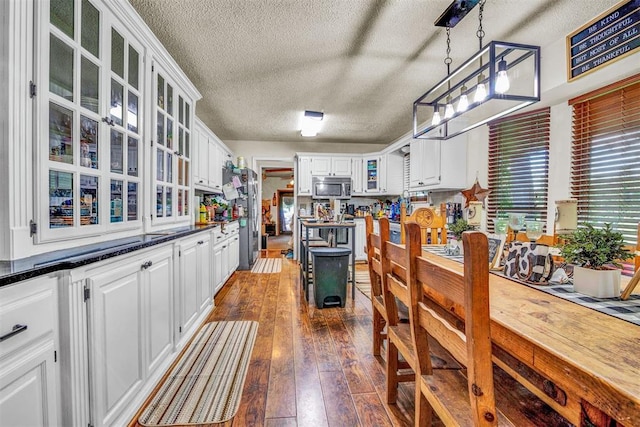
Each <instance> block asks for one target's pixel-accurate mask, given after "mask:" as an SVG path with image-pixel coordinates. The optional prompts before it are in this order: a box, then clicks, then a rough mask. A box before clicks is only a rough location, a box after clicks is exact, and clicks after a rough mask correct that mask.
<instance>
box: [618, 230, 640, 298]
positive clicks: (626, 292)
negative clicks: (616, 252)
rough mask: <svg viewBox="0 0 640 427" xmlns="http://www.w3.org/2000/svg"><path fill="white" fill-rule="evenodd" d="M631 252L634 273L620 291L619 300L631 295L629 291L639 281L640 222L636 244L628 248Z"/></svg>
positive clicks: (633, 288) (632, 289)
mask: <svg viewBox="0 0 640 427" xmlns="http://www.w3.org/2000/svg"><path fill="white" fill-rule="evenodd" d="M630 249H631V253H632V254H633V257H632V259H633V266H634V271H635V272H634V274H633V277H632V278H631V280H630V281H629V283H628V284H627V287H626V288H624V291H622V295H621V296H620V299H621V300H623V301H624V300H627V299H629V297H630V296H631V293H632V292H633V291H634V290H635V288H636V287H637V286H638V283H640V223H638V235H637V240H636V246H635V247H632V248H630Z"/></svg>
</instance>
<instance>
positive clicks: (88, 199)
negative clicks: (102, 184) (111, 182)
mask: <svg viewBox="0 0 640 427" xmlns="http://www.w3.org/2000/svg"><path fill="white" fill-rule="evenodd" d="M98 194H99V191H98V177H97V176H89V175H80V225H93V224H98Z"/></svg>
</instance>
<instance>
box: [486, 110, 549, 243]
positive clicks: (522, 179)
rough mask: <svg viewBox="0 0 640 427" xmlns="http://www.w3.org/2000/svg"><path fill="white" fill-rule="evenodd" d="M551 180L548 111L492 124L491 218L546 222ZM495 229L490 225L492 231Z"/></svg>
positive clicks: (489, 209) (489, 207)
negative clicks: (512, 214) (513, 215)
mask: <svg viewBox="0 0 640 427" xmlns="http://www.w3.org/2000/svg"><path fill="white" fill-rule="evenodd" d="M548 176H549V109H548V108H545V109H542V110H537V111H534V112H531V113H525V114H518V115H516V116H512V117H507V118H505V119H501V120H497V121H494V122H492V123H490V124H489V189H490V190H492V191H491V194H489V197H488V206H487V217H488V218H490V219H495V218H498V217H506V215H507V213H510V212H520V213H525V214H527V219H529V220H539V221H543V222H546V220H547V194H548ZM494 225H495V224H494V223H493V222H492V221H489V224H488V228H489V231H494ZM547 232H548V231H547Z"/></svg>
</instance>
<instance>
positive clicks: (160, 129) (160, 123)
mask: <svg viewBox="0 0 640 427" xmlns="http://www.w3.org/2000/svg"><path fill="white" fill-rule="evenodd" d="M156 142H157V143H158V144H160V145H164V114H162V113H161V112H160V111H158V119H157V125H156Z"/></svg>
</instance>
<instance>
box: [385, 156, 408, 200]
mask: <svg viewBox="0 0 640 427" xmlns="http://www.w3.org/2000/svg"><path fill="white" fill-rule="evenodd" d="M384 157H385V163H386V164H385V165H384V174H383V177H382V178H383V179H382V180H381V185H382V192H383V193H384V194H390V195H396V194H397V195H400V194H402V190H404V188H403V176H404V175H403V172H404V171H403V162H404V158H403V156H402V155H400V154H397V153H388V154H386V155H385V156H384Z"/></svg>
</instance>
